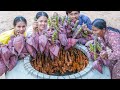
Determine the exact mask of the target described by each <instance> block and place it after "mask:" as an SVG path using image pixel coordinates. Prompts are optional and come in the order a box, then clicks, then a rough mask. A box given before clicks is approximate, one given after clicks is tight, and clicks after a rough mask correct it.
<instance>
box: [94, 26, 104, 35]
mask: <svg viewBox="0 0 120 90" xmlns="http://www.w3.org/2000/svg"><path fill="white" fill-rule="evenodd" d="M92 32H93V34H97V36H99V37H102V36H103V35H104V32H105V30H101V29H99V28H97V27H95V26H92Z"/></svg>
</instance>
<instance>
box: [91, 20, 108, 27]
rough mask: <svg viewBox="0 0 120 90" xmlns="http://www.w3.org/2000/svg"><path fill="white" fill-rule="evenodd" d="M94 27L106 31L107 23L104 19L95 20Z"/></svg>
mask: <svg viewBox="0 0 120 90" xmlns="http://www.w3.org/2000/svg"><path fill="white" fill-rule="evenodd" d="M92 25H93V26H95V27H97V28H99V29H104V28H105V29H106V27H107V26H106V21H105V20H104V19H99V18H97V19H95V20H94V21H93V22H92Z"/></svg>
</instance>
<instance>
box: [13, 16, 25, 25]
mask: <svg viewBox="0 0 120 90" xmlns="http://www.w3.org/2000/svg"><path fill="white" fill-rule="evenodd" d="M20 21H22V22H24V23H25V24H26V25H27V20H26V19H25V18H24V17H23V16H17V17H16V18H15V19H14V21H13V26H16V24H17V23H18V22H20Z"/></svg>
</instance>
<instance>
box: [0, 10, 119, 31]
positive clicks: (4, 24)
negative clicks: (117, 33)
mask: <svg viewBox="0 0 120 90" xmlns="http://www.w3.org/2000/svg"><path fill="white" fill-rule="evenodd" d="M37 12H38V11H0V32H3V31H5V30H9V29H11V28H12V27H13V25H12V24H13V20H14V18H15V17H16V16H18V15H21V16H24V17H25V18H26V19H27V21H28V27H29V26H30V25H31V24H32V22H33V19H34V17H35V15H36V13H37ZM46 12H47V13H48V15H49V16H51V15H52V14H53V12H58V13H59V14H60V15H65V11H46ZM81 13H83V14H85V15H87V16H89V17H90V19H91V20H92V21H93V20H94V19H95V18H103V19H105V20H106V21H107V24H108V25H110V26H112V27H116V28H118V29H120V11H81Z"/></svg>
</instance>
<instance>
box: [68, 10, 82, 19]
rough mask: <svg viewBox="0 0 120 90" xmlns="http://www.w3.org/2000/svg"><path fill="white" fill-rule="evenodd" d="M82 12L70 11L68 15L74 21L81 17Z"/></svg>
mask: <svg viewBox="0 0 120 90" xmlns="http://www.w3.org/2000/svg"><path fill="white" fill-rule="evenodd" d="M79 15H80V13H79V12H78V11H72V12H71V13H68V17H69V18H70V19H72V21H76V20H78V18H79Z"/></svg>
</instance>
